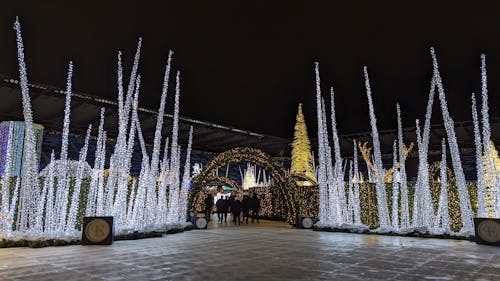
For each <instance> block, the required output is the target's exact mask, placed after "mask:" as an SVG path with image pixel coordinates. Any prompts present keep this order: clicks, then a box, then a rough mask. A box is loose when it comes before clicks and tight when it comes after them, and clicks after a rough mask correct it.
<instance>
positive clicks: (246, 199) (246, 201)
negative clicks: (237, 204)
mask: <svg viewBox="0 0 500 281" xmlns="http://www.w3.org/2000/svg"><path fill="white" fill-rule="evenodd" d="M241 205H242V211H243V220H245V223H246V224H248V216H249V215H250V205H251V200H250V196H248V195H247V194H245V195H243V202H242V203H241Z"/></svg>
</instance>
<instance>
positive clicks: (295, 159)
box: [290, 103, 316, 186]
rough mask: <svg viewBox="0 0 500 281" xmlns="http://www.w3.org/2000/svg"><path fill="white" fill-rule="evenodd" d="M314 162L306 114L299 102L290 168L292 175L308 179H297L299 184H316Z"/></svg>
mask: <svg viewBox="0 0 500 281" xmlns="http://www.w3.org/2000/svg"><path fill="white" fill-rule="evenodd" d="M313 162H314V160H313V157H312V153H311V142H310V141H309V136H308V134H307V126H306V122H305V118H304V114H303V113H302V103H299V108H298V112H297V117H296V123H295V133H294V136H293V142H292V164H291V168H290V172H291V173H292V175H297V176H300V177H301V178H305V179H306V180H297V184H298V185H299V186H312V185H316V176H315V175H314V166H313Z"/></svg>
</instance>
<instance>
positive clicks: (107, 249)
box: [0, 221, 500, 281]
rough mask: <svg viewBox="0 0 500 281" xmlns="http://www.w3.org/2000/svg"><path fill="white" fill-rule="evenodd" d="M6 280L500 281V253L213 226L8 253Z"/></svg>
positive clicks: (456, 244)
mask: <svg viewBox="0 0 500 281" xmlns="http://www.w3.org/2000/svg"><path fill="white" fill-rule="evenodd" d="M0 280H2V281H6V280H65V281H73V280H231V281H236V280H500V248H497V247H488V246H481V245H476V244H475V243H473V242H469V241H454V240H440V239H419V238H407V237H393V236H377V235H359V234H346V233H327V232H316V231H310V230H300V229H294V228H292V227H290V226H287V225H285V224H283V223H277V222H266V221H261V222H260V224H258V225H257V224H249V225H241V226H236V227H235V226H233V225H232V224H231V223H230V224H229V225H227V226H226V225H218V224H217V223H216V222H215V223H214V222H212V223H211V224H210V228H209V229H208V230H193V231H189V232H185V233H179V234H174V235H165V236H163V237H162V238H151V239H143V240H135V241H118V242H115V243H114V244H113V245H112V246H85V247H84V246H66V247H47V248H41V249H30V248H10V249H0Z"/></svg>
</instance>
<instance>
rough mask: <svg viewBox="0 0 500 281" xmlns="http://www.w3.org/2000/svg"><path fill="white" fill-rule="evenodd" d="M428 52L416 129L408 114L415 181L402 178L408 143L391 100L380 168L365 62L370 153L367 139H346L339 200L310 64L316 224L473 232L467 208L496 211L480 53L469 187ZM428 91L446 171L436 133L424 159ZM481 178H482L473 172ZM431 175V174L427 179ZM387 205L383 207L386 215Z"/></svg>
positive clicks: (498, 178)
mask: <svg viewBox="0 0 500 281" xmlns="http://www.w3.org/2000/svg"><path fill="white" fill-rule="evenodd" d="M431 57H432V63H433V75H432V79H431V87H430V91H429V99H428V103H427V110H426V115H425V123H424V127H423V131H421V130H422V128H420V126H419V121H418V120H416V128H417V130H416V134H417V144H418V156H419V164H418V172H417V181H416V182H415V184H414V185H413V183H410V182H408V180H407V176H406V168H405V161H406V158H407V156H408V154H409V153H410V151H411V150H412V148H413V143H412V144H411V145H410V146H408V147H406V146H405V144H404V143H403V132H402V122H401V109H400V106H399V104H397V106H396V111H397V121H398V139H397V140H395V141H394V143H393V167H392V169H389V170H384V168H383V166H382V159H381V151H380V142H379V136H378V130H377V123H376V118H375V111H374V107H373V101H372V94H371V88H370V81H369V77H368V72H367V69H366V67H365V68H364V75H365V86H366V93H367V99H368V108H369V115H370V124H371V127H372V141H373V155H372V154H371V149H372V148H371V147H368V142H365V143H363V144H362V143H361V142H360V143H359V144H358V145H356V142H354V147H355V150H354V159H353V165H352V167H351V165H349V167H350V168H349V170H348V178H349V180H348V181H347V182H345V183H344V184H345V189H343V190H342V191H347V194H348V196H347V204H346V203H345V201H344V202H343V200H342V197H341V193H339V189H336V188H334V187H335V186H339V185H338V184H335V180H336V179H342V181H343V177H344V175H345V173H346V169H345V168H344V169H343V170H342V169H338V167H336V164H334V165H332V157H331V148H330V146H329V140H328V131H327V129H326V119H325V117H324V116H325V114H326V113H325V107H324V101H323V99H322V97H321V85H320V76H319V64H318V63H316V64H315V72H316V102H317V117H318V159H319V161H318V162H319V167H318V184H319V188H318V192H319V196H318V197H319V208H318V211H319V220H320V221H319V222H318V223H317V225H316V226H317V227H320V228H322V227H326V228H334V229H346V228H347V229H357V230H358V231H366V229H363V228H362V225H363V224H366V225H368V226H369V227H370V228H375V229H374V230H372V232H377V233H380V232H382V233H383V232H393V233H399V234H405V233H412V232H419V233H427V234H428V235H452V236H466V237H468V236H472V235H474V234H473V224H472V217H473V215H474V213H478V214H481V215H484V214H485V213H488V215H489V216H494V215H497V213H498V210H499V208H500V207H498V205H499V204H497V202H500V197H499V195H498V194H499V192H497V190H496V188H497V187H498V186H499V184H498V183H499V182H500V168H499V170H497V169H496V168H495V160H494V159H498V155H497V154H494V153H490V152H489V151H490V150H491V151H495V152H496V150H495V148H494V146H493V145H490V128H489V117H488V105H487V98H488V97H487V88H486V63H485V56H484V55H483V56H481V60H482V64H481V81H482V108H481V113H482V121H483V122H482V123H483V132H482V133H483V135H482V140H481V132H480V128H479V118H478V116H477V109H476V102H475V98H474V96H473V97H472V102H473V105H472V108H473V121H474V132H475V145H476V159H477V169H478V179H479V180H478V183H477V188H476V185H475V184H472V183H469V184H468V183H466V182H465V177H464V173H463V168H462V163H461V161H460V154H459V148H458V142H457V139H456V134H455V131H454V127H453V120H452V118H451V117H450V114H449V112H448V107H447V104H446V97H445V93H444V87H443V83H442V81H441V76H440V73H439V67H438V64H437V59H436V55H435V51H434V49H433V48H431ZM436 91H437V95H438V98H439V102H440V107H441V112H442V116H443V119H444V124H445V130H446V134H447V138H446V139H447V141H448V145H449V148H450V154H451V160H452V161H451V162H452V167H453V172H452V171H451V170H449V169H448V168H447V166H446V140H443V143H442V150H443V152H442V153H443V154H442V161H441V162H440V163H439V162H438V163H437V164H433V165H430V166H429V163H428V147H429V139H430V120H431V115H432V106H433V101H434V95H435V94H436V93H435V92H436ZM332 99H333V94H332ZM333 103H334V102H333V101H332V125H333V126H332V133H333V138H332V139H333V140H334V152H335V156H336V161H335V162H336V163H338V159H337V155H339V154H340V153H338V152H337V151H336V150H335V137H336V128H335V124H336V123H335V116H334V106H333ZM358 147H359V149H360V151H361V154H362V156H363V159H364V160H365V162H366V163H367V166H368V180H369V182H368V183H366V182H364V180H363V175H361V174H359V172H358V168H357V157H358V156H357V148H358ZM481 156H482V157H481ZM495 157H496V158H495ZM398 160H399V161H398ZM499 164H500V160H499ZM483 166H484V170H485V171H484V177H483V176H482V173H483V171H482V169H483ZM499 167H500V166H499ZM437 170H439V172H436V171H437ZM337 171H341V172H342V174H341V176H338V175H336V173H338V172H337ZM482 177H483V178H484V180H483V179H481V178H482ZM436 178H437V180H435V179H436ZM483 182H484V183H483ZM356 185H359V188H356ZM356 190H359V200H360V201H359V202H360V214H361V219H360V220H357V219H356V212H355V211H354V210H355V204H352V203H351V202H356V198H353V199H354V200H351V197H356V196H357V195H356ZM492 193H495V194H492ZM344 194H345V193H344ZM479 201H480V202H479ZM388 206H391V213H390V214H389V211H388ZM409 206H412V208H411V209H410V208H409ZM490 206H491V208H490ZM344 210H346V211H347V214H348V216H347V217H345V216H343V214H344ZM351 214H353V216H352V217H353V220H354V224H355V225H359V227H352V226H349V225H346V224H345V222H350V221H352V219H351Z"/></svg>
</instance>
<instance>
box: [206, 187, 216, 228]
mask: <svg viewBox="0 0 500 281" xmlns="http://www.w3.org/2000/svg"><path fill="white" fill-rule="evenodd" d="M213 207H214V197H213V196H212V194H210V193H209V194H207V197H206V198H205V216H206V217H207V221H210V220H211V218H212V208H213Z"/></svg>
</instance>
